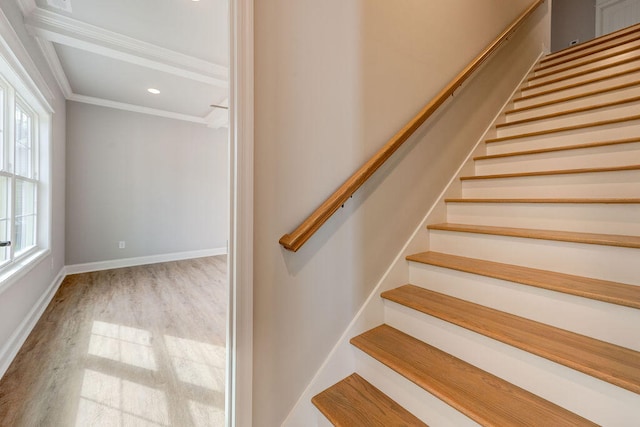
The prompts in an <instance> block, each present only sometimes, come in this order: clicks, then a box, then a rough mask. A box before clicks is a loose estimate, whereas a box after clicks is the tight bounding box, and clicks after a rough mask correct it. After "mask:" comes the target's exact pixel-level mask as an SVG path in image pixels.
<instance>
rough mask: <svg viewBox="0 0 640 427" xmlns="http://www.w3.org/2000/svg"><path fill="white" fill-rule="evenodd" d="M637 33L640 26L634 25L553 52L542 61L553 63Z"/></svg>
mask: <svg viewBox="0 0 640 427" xmlns="http://www.w3.org/2000/svg"><path fill="white" fill-rule="evenodd" d="M636 31H640V24H636V25H632V26H629V27H626V28H622V29H620V30H618V31H614V32H612V33H609V34H605V35H603V36H600V37H597V38H595V39H592V40H589V41H586V42H584V43H580V44H578V45H575V46H570V47H566V48H564V49H561V50H559V51H557V52H553V53H550V54H548V55H547V56H545V57H544V58H542V60H541V61H540V62H541V63H547V62H552V61H554V60H556V59H558V58H561V57H563V56H567V55H571V54H573V53H575V52H579V51H581V50H586V49H590V48H592V47H593V46H597V45H599V44H606V43H608V42H609V41H611V40H615V39H619V38H620V37H625V36H627V35H629V34H633V33H634V32H636ZM607 47H610V46H606V47H605V49H606V48H607Z"/></svg>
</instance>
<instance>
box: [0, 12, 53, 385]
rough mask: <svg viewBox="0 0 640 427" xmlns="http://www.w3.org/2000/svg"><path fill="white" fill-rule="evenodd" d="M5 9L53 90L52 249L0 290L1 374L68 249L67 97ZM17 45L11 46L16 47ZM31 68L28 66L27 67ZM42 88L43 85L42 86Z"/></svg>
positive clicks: (39, 308) (48, 292)
mask: <svg viewBox="0 0 640 427" xmlns="http://www.w3.org/2000/svg"><path fill="white" fill-rule="evenodd" d="M0 8H1V10H2V13H4V15H5V16H6V17H7V18H8V20H9V22H10V23H11V26H12V27H13V30H14V31H15V33H16V34H17V36H18V38H19V39H20V41H21V44H22V45H23V46H24V47H25V48H26V52H27V54H28V56H29V57H30V58H31V60H32V61H33V64H34V65H35V67H36V68H37V69H38V70H39V73H40V74H41V75H42V77H43V78H44V80H45V85H46V86H48V88H49V89H50V90H51V93H52V98H51V99H49V102H50V103H51V105H52V107H53V109H54V111H55V113H54V114H53V122H52V145H51V153H52V171H51V190H52V199H51V205H52V221H51V229H52V231H51V253H50V254H49V255H48V256H47V257H45V258H44V259H42V260H41V261H40V262H39V263H38V264H37V265H36V266H35V267H34V268H33V269H32V270H30V271H29V272H28V273H27V274H26V275H24V276H23V277H21V278H20V279H19V280H18V281H17V282H16V283H14V284H13V285H12V286H11V287H10V288H8V289H6V290H5V291H4V292H2V293H0V375H2V374H3V373H4V371H5V369H6V368H7V367H8V363H9V362H10V361H11V360H12V358H13V356H14V355H15V353H16V352H17V351H18V349H19V347H20V346H21V345H22V342H23V340H24V339H26V337H27V335H28V333H29V332H30V329H31V328H32V327H33V325H34V324H35V321H37V319H38V317H39V315H40V312H41V311H42V310H44V308H45V307H46V304H47V303H48V301H49V300H48V298H50V297H51V296H52V294H51V292H52V291H53V290H55V286H56V285H57V284H58V281H57V280H56V278H58V277H59V276H58V274H59V273H60V272H61V270H62V268H63V266H64V253H65V237H64V235H65V218H64V215H65V211H64V209H65V204H64V201H65V175H64V174H65V101H64V97H63V95H62V93H61V92H60V91H59V89H58V87H57V85H56V82H55V80H54V78H53V76H52V75H51V74H50V73H49V71H48V67H47V65H46V62H45V60H44V58H43V57H42V56H41V54H40V50H39V48H38V47H37V45H36V43H35V41H34V40H33V39H32V38H31V37H30V36H29V35H28V34H27V31H26V29H25V27H24V24H23V20H22V14H21V12H20V10H19V9H18V7H17V5H16V2H13V1H3V2H2V3H1V4H0ZM14 47H15V46H12V48H14ZM26 68H27V70H29V67H26ZM41 89H42V88H41Z"/></svg>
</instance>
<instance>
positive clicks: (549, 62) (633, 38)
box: [533, 34, 640, 73]
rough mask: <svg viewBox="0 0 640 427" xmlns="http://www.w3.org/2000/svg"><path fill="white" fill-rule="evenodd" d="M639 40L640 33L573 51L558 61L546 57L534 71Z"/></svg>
mask: <svg viewBox="0 0 640 427" xmlns="http://www.w3.org/2000/svg"><path fill="white" fill-rule="evenodd" d="M627 35H628V34H627ZM638 40H640V34H635V35H632V36H631V37H629V38H628V39H626V40H619V41H616V42H614V43H610V44H608V45H604V46H600V47H598V48H596V49H593V50H590V51H588V52H582V53H580V54H577V55H576V54H575V53H577V52H573V53H574V55H571V57H570V58H567V59H565V60H560V61H556V62H553V58H552V59H547V58H548V57H545V58H543V59H542V60H541V61H540V64H539V65H538V67H536V68H535V69H534V70H533V72H534V73H537V72H539V71H544V70H547V69H549V68H552V67H556V66H558V65H560V64H566V63H568V62H571V61H575V60H577V59H582V58H586V57H589V56H592V55H594V54H598V53H601V52H604V51H606V50H609V49H612V48H616V47H620V46H623V45H625V44H627V43H633V42H634V41H638ZM583 50H584V49H583ZM545 61H546V62H545Z"/></svg>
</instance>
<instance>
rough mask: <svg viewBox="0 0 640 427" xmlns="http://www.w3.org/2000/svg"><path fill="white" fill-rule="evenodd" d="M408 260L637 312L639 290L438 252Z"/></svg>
mask: <svg viewBox="0 0 640 427" xmlns="http://www.w3.org/2000/svg"><path fill="white" fill-rule="evenodd" d="M407 260H408V261H412V262H417V263H421V264H426V265H432V266H435V267H441V268H447V269H450V270H457V271H461V272H464V273H469V274H476V275H479V276H484V277H490V278H493V279H499V280H505V281H508V282H512V283H518V284H521V285H526V286H533V287H536V288H541V289H546V290H550V291H555V292H561V293H564V294H569V295H574V296H579V297H582V298H588V299H593V300H597V301H602V302H606V303H610V304H616V305H622V306H625V307H631V308H636V309H640V286H634V285H627V284H624V283H617V282H611V281H607V280H599V279H593V278H590V277H581V276H575V275H571V274H564V273H558V272H553V271H547V270H540V269H535V268H530V267H523V266H518V265H512V264H504V263H499V262H494V261H485V260H481V259H476V258H467V257H461V256H457V255H449V254H444V253H439V252H422V253H418V254H414V255H410V256H408V257H407Z"/></svg>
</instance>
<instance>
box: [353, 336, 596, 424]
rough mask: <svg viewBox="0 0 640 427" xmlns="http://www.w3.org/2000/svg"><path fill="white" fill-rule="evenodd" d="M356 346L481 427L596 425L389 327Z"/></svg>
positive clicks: (356, 341) (359, 339) (356, 339)
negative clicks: (487, 426) (508, 426)
mask: <svg viewBox="0 0 640 427" xmlns="http://www.w3.org/2000/svg"><path fill="white" fill-rule="evenodd" d="M351 344H353V345H354V346H356V347H357V348H359V349H360V350H362V351H363V352H365V353H367V354H369V355H370V356H371V357H373V358H375V359H376V360H378V361H379V362H381V363H382V364H384V365H386V366H387V367H389V368H390V369H393V370H394V371H396V372H398V373H399V374H401V375H403V376H404V377H405V378H407V379H408V380H410V381H412V382H413V383H415V384H416V385H418V386H419V387H421V388H423V389H424V390H426V391H428V392H429V393H431V394H433V395H434V396H436V397H437V398H439V399H440V400H442V401H443V402H445V403H447V404H449V405H450V406H452V407H453V408H455V409H457V410H458V411H460V412H462V413H463V414H465V415H466V416H468V417H469V418H471V419H472V420H474V421H476V422H478V423H480V424H482V425H494V426H506V425H553V426H565V425H566V426H578V425H595V424H594V423H592V422H590V421H589V420H586V419H584V418H582V417H580V416H578V415H576V414H573V413H571V412H569V411H567V410H566V409H564V408H562V407H560V406H558V405H555V404H553V403H551V402H549V401H547V400H544V399H542V398H540V397H539V396H536V395H534V394H533V393H530V392H528V391H526V390H524V389H522V388H520V387H517V386H515V385H513V384H511V383H508V382H507V381H504V380H502V379H500V378H498V377H496V376H495V375H492V374H490V373H488V372H486V371H483V370H481V369H478V368H476V367H475V366H473V365H471V364H469V363H467V362H464V361H463V360H461V359H458V358H456V357H454V356H451V355H450V354H447V353H445V352H443V351H441V350H438V349H437V348H435V347H433V346H431V345H429V344H426V343H424V342H422V341H420V340H417V339H415V338H413V337H411V336H409V335H407V334H405V333H403V332H401V331H399V330H397V329H395V328H392V327H390V326H388V325H381V326H378V327H376V328H374V329H372V330H369V331H367V332H365V333H363V334H361V335H358V336H357V337H354V338H352V339H351Z"/></svg>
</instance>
